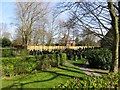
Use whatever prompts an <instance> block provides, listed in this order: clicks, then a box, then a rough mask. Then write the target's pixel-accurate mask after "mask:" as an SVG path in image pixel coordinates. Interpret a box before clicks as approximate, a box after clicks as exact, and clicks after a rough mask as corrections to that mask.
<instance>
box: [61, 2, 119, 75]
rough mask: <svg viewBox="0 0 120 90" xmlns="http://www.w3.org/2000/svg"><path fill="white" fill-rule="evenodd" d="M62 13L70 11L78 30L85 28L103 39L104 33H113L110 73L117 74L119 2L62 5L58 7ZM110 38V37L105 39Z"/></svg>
mask: <svg viewBox="0 0 120 90" xmlns="http://www.w3.org/2000/svg"><path fill="white" fill-rule="evenodd" d="M59 7H60V8H62V9H63V10H62V11H61V12H64V11H66V10H69V11H70V14H71V16H72V17H71V18H72V20H74V21H76V24H77V25H78V26H79V28H81V29H83V28H86V29H87V30H88V31H89V34H94V35H97V36H98V37H100V38H103V37H104V35H105V33H104V32H108V31H110V30H111V31H113V34H112V36H113V40H111V42H112V52H113V55H112V57H113V58H112V62H113V64H112V66H111V71H112V72H115V73H116V72H118V61H119V58H118V57H119V53H118V52H119V24H118V20H120V15H119V13H118V12H120V8H119V7H120V2H115V3H114V2H112V0H111V1H110V2H104V3H102V2H75V3H72V2H68V3H62V4H61V5H60V6H59ZM117 8H118V9H117ZM107 38H111V37H107Z"/></svg>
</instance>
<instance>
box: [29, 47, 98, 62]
mask: <svg viewBox="0 0 120 90" xmlns="http://www.w3.org/2000/svg"><path fill="white" fill-rule="evenodd" d="M89 49H96V48H84V49H81V48H79V49H77V50H74V49H65V50H57V49H54V50H51V51H48V50H43V51H40V50H30V52H29V54H30V55H42V54H58V53H66V55H67V59H68V60H77V59H81V58H86V56H85V54H86V52H87V51H88V50H89Z"/></svg>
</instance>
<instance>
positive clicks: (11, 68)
mask: <svg viewBox="0 0 120 90" xmlns="http://www.w3.org/2000/svg"><path fill="white" fill-rule="evenodd" d="M28 57H29V56H27V58H26V57H16V58H2V69H3V74H4V75H9V76H10V75H13V74H22V73H30V72H32V71H33V70H35V68H36V61H35V57H31V56H30V57H29V59H28ZM31 58H34V59H31Z"/></svg>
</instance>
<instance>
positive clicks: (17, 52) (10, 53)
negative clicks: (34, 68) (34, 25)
mask: <svg viewBox="0 0 120 90" xmlns="http://www.w3.org/2000/svg"><path fill="white" fill-rule="evenodd" d="M0 50H1V51H2V57H15V56H27V55H29V53H28V50H26V49H16V48H0Z"/></svg>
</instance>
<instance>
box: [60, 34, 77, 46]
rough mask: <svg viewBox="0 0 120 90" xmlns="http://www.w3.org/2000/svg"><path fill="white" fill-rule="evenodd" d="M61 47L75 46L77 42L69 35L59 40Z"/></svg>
mask: <svg viewBox="0 0 120 90" xmlns="http://www.w3.org/2000/svg"><path fill="white" fill-rule="evenodd" d="M59 45H63V46H75V40H72V39H71V38H70V37H68V35H64V37H63V38H61V39H60V40H59Z"/></svg>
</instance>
